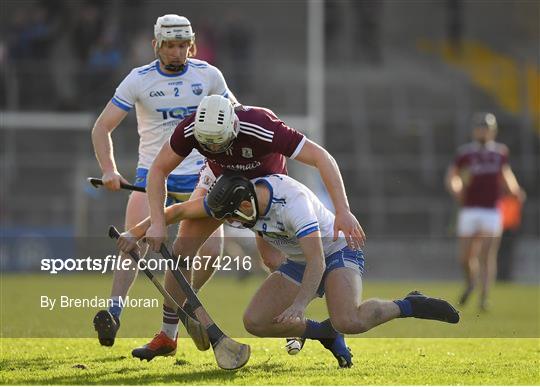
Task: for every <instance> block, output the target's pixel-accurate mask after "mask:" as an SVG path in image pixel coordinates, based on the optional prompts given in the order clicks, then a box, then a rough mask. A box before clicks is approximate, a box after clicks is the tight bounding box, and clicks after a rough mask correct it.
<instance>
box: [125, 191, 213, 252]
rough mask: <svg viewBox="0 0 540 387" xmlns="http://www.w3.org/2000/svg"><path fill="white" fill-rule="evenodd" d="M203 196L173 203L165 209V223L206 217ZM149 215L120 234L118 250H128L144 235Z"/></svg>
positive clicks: (148, 222)
mask: <svg viewBox="0 0 540 387" xmlns="http://www.w3.org/2000/svg"><path fill="white" fill-rule="evenodd" d="M203 200H204V198H203V197H200V198H196V199H193V200H189V201H187V202H184V203H178V204H174V205H172V206H170V207H167V209H166V210H165V223H166V224H167V226H168V225H171V224H175V223H179V222H180V221H181V220H183V219H199V218H207V217H208V216H209V215H208V214H207V212H206V211H205V209H204V204H203ZM151 224H152V223H151V221H150V217H147V218H146V219H144V220H143V221H141V222H139V223H138V224H137V225H136V226H134V227H132V228H130V229H129V230H127V231H126V232H124V233H122V234H121V235H120V238H118V242H117V245H118V247H119V248H120V250H122V251H125V252H129V251H131V250H133V249H134V248H135V247H136V246H137V241H139V240H140V239H141V238H143V237H144V236H145V235H146V232H147V230H148V228H150V225H151Z"/></svg>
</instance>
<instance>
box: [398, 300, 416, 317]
mask: <svg viewBox="0 0 540 387" xmlns="http://www.w3.org/2000/svg"><path fill="white" fill-rule="evenodd" d="M394 303H395V304H396V305H397V306H399V311H400V313H401V314H400V315H399V317H411V316H412V305H411V302H410V301H409V300H394Z"/></svg>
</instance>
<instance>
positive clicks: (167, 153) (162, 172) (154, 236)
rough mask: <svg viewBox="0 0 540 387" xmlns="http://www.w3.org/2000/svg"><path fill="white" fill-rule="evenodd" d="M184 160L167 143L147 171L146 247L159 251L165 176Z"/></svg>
mask: <svg viewBox="0 0 540 387" xmlns="http://www.w3.org/2000/svg"><path fill="white" fill-rule="evenodd" d="M183 160H184V157H181V156H179V155H178V154H176V152H174V151H173V149H172V148H171V145H170V143H169V142H166V143H165V144H163V146H162V147H161V150H160V151H159V153H158V155H157V156H156V158H155V159H154V162H153V163H152V166H151V167H150V169H149V171H148V177H147V184H146V193H147V195H148V206H149V208H150V220H151V226H150V228H149V229H148V231H147V235H146V236H147V238H148V245H149V246H150V248H151V249H152V250H154V251H156V252H157V251H159V249H160V247H161V244H162V243H163V242H164V241H165V237H166V234H167V232H166V230H167V226H166V224H165V197H166V193H167V188H166V181H167V176H169V174H170V173H171V172H172V171H173V169H174V168H176V166H177V165H179V164H180V163H181V162H182V161H183Z"/></svg>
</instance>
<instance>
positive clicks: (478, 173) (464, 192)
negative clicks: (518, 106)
mask: <svg viewBox="0 0 540 387" xmlns="http://www.w3.org/2000/svg"><path fill="white" fill-rule="evenodd" d="M472 127H473V129H472V137H473V141H472V142H471V143H468V144H465V145H462V146H461V147H460V148H459V149H458V154H457V157H456V159H455V161H454V163H453V164H452V165H450V167H449V168H448V172H447V175H446V186H447V188H448V190H449V191H450V194H452V196H453V197H454V198H455V199H456V201H457V202H458V203H459V205H460V206H461V209H460V211H459V216H458V222H457V235H458V237H459V261H460V263H461V266H462V268H463V274H464V275H465V290H464V291H463V293H462V295H461V297H460V300H459V303H460V304H461V305H464V304H465V303H466V302H467V300H468V298H469V296H470V295H471V293H472V291H473V290H474V288H475V287H476V285H477V281H478V279H480V283H481V290H480V309H481V310H486V308H487V306H488V305H487V302H488V295H489V288H490V286H491V284H492V283H493V281H494V280H495V277H496V274H497V252H498V250H499V243H500V237H501V233H502V220H501V214H500V212H499V210H498V208H497V202H498V200H499V198H500V197H501V195H502V194H503V192H504V191H507V192H509V193H510V194H511V195H513V196H515V197H516V198H519V199H520V200H524V198H525V193H524V191H523V190H522V189H521V188H520V186H519V184H518V182H517V180H516V177H515V175H514V173H513V172H512V169H511V168H510V165H509V164H508V148H507V147H506V146H505V145H504V144H500V143H497V142H495V136H496V135H497V121H496V119H495V116H494V115H493V114H491V113H478V114H476V115H475V116H474V117H473V121H472Z"/></svg>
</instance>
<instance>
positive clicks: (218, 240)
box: [191, 227, 224, 292]
mask: <svg viewBox="0 0 540 387" xmlns="http://www.w3.org/2000/svg"><path fill="white" fill-rule="evenodd" d="M223 238H224V235H223V227H219V228H218V229H217V230H216V231H214V233H213V234H212V235H211V236H210V238H208V239H207V240H206V242H204V244H203V245H202V246H201V248H200V249H199V254H198V255H199V256H200V257H201V258H203V259H202V261H201V262H202V265H201V266H202V267H201V269H200V270H192V271H191V285H192V287H193V290H195V292H198V291H199V290H200V289H201V288H202V287H203V286H204V284H205V283H207V282H208V280H210V278H211V277H212V275H213V274H214V271H215V266H213V265H212V264H213V263H214V262H215V261H216V260H217V259H218V258H219V257H220V256H221V255H223ZM206 259H209V262H208V264H206Z"/></svg>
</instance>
